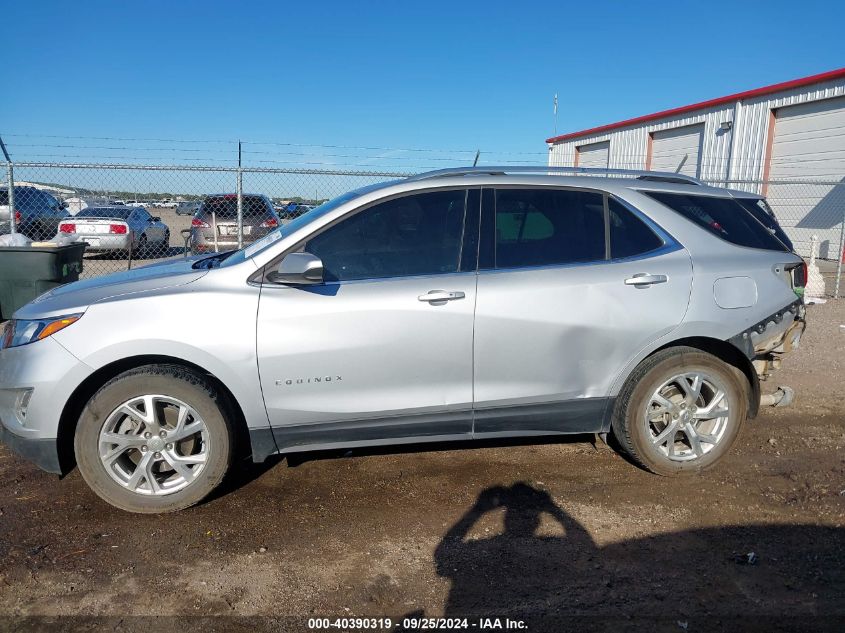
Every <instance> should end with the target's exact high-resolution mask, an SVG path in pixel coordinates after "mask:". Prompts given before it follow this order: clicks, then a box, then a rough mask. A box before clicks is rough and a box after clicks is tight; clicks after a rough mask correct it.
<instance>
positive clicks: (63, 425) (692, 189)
mask: <svg viewBox="0 0 845 633" xmlns="http://www.w3.org/2000/svg"><path fill="white" fill-rule="evenodd" d="M568 171H570V172H571V171H572V170H568ZM602 175H604V176H605V177H596V176H595V175H580V176H567V175H563V174H558V173H555V170H554V169H553V168H539V169H538V168H522V169H520V168H501V169H498V168H470V169H464V170H447V171H443V172H433V173H428V174H423V175H420V176H416V177H412V178H409V179H407V180H402V181H396V182H389V183H384V184H380V185H376V186H371V187H366V188H363V189H358V190H356V191H353V192H350V193H347V194H345V195H343V196H340V197H339V198H336V199H334V200H332V201H330V202H328V203H326V204H323V205H321V206H320V207H318V208H316V209H314V210H312V211H310V212H309V213H307V214H305V215H303V216H301V217H299V218H296V219H295V220H293V221H291V222H290V223H288V224H285V225H284V226H281V227H279V228H278V229H277V230H274V231H273V232H271V233H270V234H268V235H267V236H266V237H264V238H262V239H261V240H259V241H257V242H255V243H253V244H251V245H250V246H248V247H247V248H244V249H242V250H239V251H230V252H227V253H219V254H215V255H211V256H208V255H206V256H197V257H193V258H190V259H188V260H187V261H182V260H180V261H175V262H174V261H171V262H166V263H161V264H155V265H151V266H147V267H144V268H139V269H135V270H131V271H128V272H123V273H117V274H113V275H109V276H106V277H101V278H97V279H88V280H84V281H79V282H76V283H73V284H70V285H68V286H64V287H61V288H57V289H55V290H52V291H51V292H49V293H47V294H45V295H42V296H41V297H39V298H38V299H37V300H35V301H34V302H32V303H30V304H28V305H27V306H25V307H23V308H21V309H20V310H18V312H16V313H15V315H14V319H13V320H12V321H10V322H9V323H7V324H6V326H5V332H4V336H3V343H2V351H0V419H2V425H0V430H1V432H2V435H1V436H0V437H2V439H3V440H4V441H5V443H6V444H8V445H9V446H10V447H11V448H12V449H14V450H15V451H17V452H18V453H20V454H21V455H23V456H24V457H26V458H28V459H30V460H32V461H34V462H35V463H36V464H38V465H39V466H40V467H42V468H44V469H45V470H48V471H50V472H56V473H59V472H65V471H67V469H69V468H71V467H72V466H73V464H74V463H76V464H77V465H78V467H79V469H80V471H81V473H82V476H83V477H84V478H85V480H86V481H87V482H88V484H89V485H90V486H91V488H92V489H93V490H94V491H95V492H96V493H97V494H98V495H100V496H101V497H102V498H103V499H105V500H106V501H108V502H109V503H111V504H113V505H115V506H117V507H119V508H123V509H124V510H129V511H134V512H165V511H172V510H178V509H180V508H185V507H187V506H190V505H192V504H195V503H197V502H198V501H200V500H201V499H203V498H204V497H205V496H206V495H207V494H208V493H209V492H210V491H211V490H213V489H214V488H215V486H217V485H218V484H219V483H220V481H221V480H222V478H223V477H224V475H225V474H226V471H227V470H228V469H229V466H230V464H231V463H232V460H233V458H234V457H235V456H236V454H237V452H238V451H241V450H243V451H249V452H250V453H251V455H252V459H253V460H255V461H258V462H260V461H263V460H264V459H266V458H267V457H268V456H269V455H272V454H276V453H282V454H284V453H291V452H294V451H307V450H314V449H325V448H330V447H357V446H365V445H377V444H380V445H383V444H399V443H412V442H430V441H441V440H458V439H465V440H470V439H477V438H489V437H516V436H522V437H524V436H543V435H557V434H567V433H597V434H606V433H612V434H613V435H614V436H615V437H616V439H617V440H618V443H619V444H620V445H621V447H622V448H623V449H624V451H626V452H627V453H628V454H629V455H630V457H631V458H632V459H633V460H635V461H636V462H637V463H639V464H641V465H642V466H643V467H645V468H647V469H649V470H651V471H653V472H655V473H659V474H661V475H681V474H690V473H697V472H699V471H701V470H704V469H706V468H709V467H711V466H713V465H714V464H715V463H716V462H718V461H719V459H720V458H722V457H723V456H724V455H725V454H726V453H727V451H728V450H729V448H730V446H731V445H732V444H733V442H734V440H735V439H736V437H737V434H738V433H739V432H740V428H741V427H742V425H743V423H744V421H745V420H746V418H747V417H754V416H755V414H756V413H757V409H758V406H759V405H760V401H761V395H760V380H761V379H762V378H765V377H766V376H767V375H768V373H769V371H770V370H771V369H772V368H773V367H774V366H776V365H777V364H778V362H779V360H780V357H781V355H782V354H783V353H785V352H788V351H789V350H790V349H792V348H793V347H795V346H796V345H797V344H798V341H799V338H800V336H801V334H802V332H803V329H804V306H803V304H802V302H801V300H800V299H799V297H798V295H797V294H796V288H795V286H796V283H795V279H796V278H797V277H800V276H801V274H802V270H803V262H802V260H801V258H800V257H798V256H797V255H795V254H793V253H792V252H790V250H789V249H788V248H787V247H786V246H784V244H783V243H782V242H780V241H779V240H778V239H777V238H776V237H775V236H774V235H773V234H772V233H771V231H769V230H768V229H767V228H766V227H765V226H763V225H762V224H761V223H760V222H759V221H758V220H756V219H755V218H754V216H753V215H751V214H750V213H748V212H747V211H746V210H745V209H744V208H743V207H742V206H741V205H740V204H739V203H737V202H736V200H735V199H734V197H733V194H732V193H731V192H729V191H726V190H723V189H715V188H711V187H707V186H703V185H702V184H701V183H697V182H689V183H687V182H677V177H668V176H667V177H665V178H664V177H662V176H660V175H659V174H648V175H647V178H643V177H637V174H629V173H625V174H619V176H622V177H610V176H616V175H617V174H610V173H605V172H602Z"/></svg>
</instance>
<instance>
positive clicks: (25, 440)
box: [0, 420, 62, 475]
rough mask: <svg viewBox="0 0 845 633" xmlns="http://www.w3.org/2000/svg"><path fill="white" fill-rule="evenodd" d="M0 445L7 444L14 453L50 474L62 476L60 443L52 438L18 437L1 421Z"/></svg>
mask: <svg viewBox="0 0 845 633" xmlns="http://www.w3.org/2000/svg"><path fill="white" fill-rule="evenodd" d="M0 444H5V445H6V446H7V447H9V448H10V449H11V450H12V451H13V452H14V453H17V454H18V455H20V456H21V457H23V458H24V459H25V460H27V461H30V462H32V463H33V464H35V465H36V466H38V467H39V468H40V469H41V470H46V471H47V472H48V473H55V474H57V475H61V474H62V467H61V465H60V464H59V443H58V441H57V440H55V439H51V438H30V437H23V436H21V435H16V434H15V433H13V432H12V431H10V430H9V429H7V428H6V427H5V425H4V424H3V420H0Z"/></svg>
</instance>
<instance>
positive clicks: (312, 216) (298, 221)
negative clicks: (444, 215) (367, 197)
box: [220, 181, 396, 266]
mask: <svg viewBox="0 0 845 633" xmlns="http://www.w3.org/2000/svg"><path fill="white" fill-rule="evenodd" d="M395 182H396V181H391V182H383V183H379V184H376V185H369V186H367V187H361V188H360V189H354V190H352V191H349V192H347V193H344V194H343V195H340V196H338V197H337V198H332V199H331V200H329V201H328V202H324V203H323V204H321V205H320V206H319V207H314V208H313V209H311V210H310V211H308V212H307V213H303V214H302V215H300V216H299V217H297V218H295V219H293V220H291V221H290V222H287V223H285V224H282V225H281V226H280V227H279V228H278V229H276V230H275V231H271V232H270V233H268V234H267V235H266V236H264V237H263V238H261V239H260V240H258V241H257V242H253V243H252V244H250V245H249V246H247V247H245V248H243V249H241V250H239V251H237V252H236V253H233V254H232V255H230V256H228V257H227V258H226V260H225V261H224V262H222V263H221V264H220V265H221V266H234V265H235V264H239V263H240V262H242V261H244V260H245V259H248V258H250V257H254V256H255V255H257V254H258V253H260V252H261V251H263V250H264V249H265V248H267V247H268V246H270V245H271V244H273V243H274V242H278V241H279V240H280V239H282V238H283V237H287V236H288V235H291V234H292V233H295V232H296V231H298V230H299V229H301V228H302V227H303V226H305V225H307V224H309V223H311V222H313V221H314V220H316V219H318V218H321V217H323V216H324V215H326V214H327V213H330V212H331V211H334V210H335V209H337V208H338V207H339V206H341V205H343V204H346V203H347V202H349V201H350V200H354V199H355V198H358V197H360V196H362V195H364V194H366V193H370V192H371V191H376V190H378V189H382V188H383V187H386V186H388V185H392V184H394V183H395Z"/></svg>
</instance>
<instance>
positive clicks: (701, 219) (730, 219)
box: [642, 191, 789, 251]
mask: <svg viewBox="0 0 845 633" xmlns="http://www.w3.org/2000/svg"><path fill="white" fill-rule="evenodd" d="M642 193H644V194H645V195H647V196H649V197H650V198H653V199H655V200H657V201H658V202H660V203H662V204H664V205H666V206H667V207H669V208H670V209H672V210H673V211H676V212H677V213H680V214H681V215H682V216H684V217H685V218H686V219H688V220H690V221H691V222H694V223H695V224H697V225H698V226H700V227H702V228H703V229H706V230H707V231H709V232H710V233H712V234H713V235H716V236H717V237H720V238H721V239H723V240H725V241H726V242H730V243H732V244H736V245H737V246H746V247H748V248H760V249H766V250H772V251H788V250H789V249H788V248H787V247H786V245H784V244H783V243H782V242H781V241H780V240H779V239H777V238H776V237H775V236H774V235H772V233H771V232H770V231H769V229H768V228H766V227H765V226H764V225H763V224H761V223H760V222H759V221H758V220H757V219H756V218H755V217H754V216H753V215H751V213H749V212H748V211H747V210H746V209H745V208H743V206H742V205H741V204H739V203H738V202H737V201H736V200H734V199H733V198H718V197H714V196H701V195H692V194H683V193H668V192H663V191H643V192H642Z"/></svg>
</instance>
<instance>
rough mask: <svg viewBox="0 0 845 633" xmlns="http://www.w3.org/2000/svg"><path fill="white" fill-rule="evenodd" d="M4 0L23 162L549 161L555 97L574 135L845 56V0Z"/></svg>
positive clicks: (6, 103)
mask: <svg viewBox="0 0 845 633" xmlns="http://www.w3.org/2000/svg"><path fill="white" fill-rule="evenodd" d="M0 4H2V5H4V6H3V7H2V8H3V9H4V10H3V15H4V24H3V29H2V32H3V40H4V44H3V51H4V53H3V55H2V57H3V58H5V59H4V62H3V64H2V65H1V66H0V68H2V71H0V72H2V73H3V74H6V75H7V78H6V79H0V135H2V137H3V138H4V140H5V141H6V143H7V145H8V146H9V148H10V150H11V152H12V154H13V158H16V159H19V160H20V159H25V158H26V159H30V160H39V159H40V160H58V161H62V160H86V159H88V158H97V159H101V160H105V159H106V158H110V157H115V160H114V161H112V162H125V161H120V160H117V159H118V158H120V157H126V156H127V155H131V157H140V158H143V159H145V160H148V161H149V162H157V163H162V162H168V161H169V163H170V164H173V163H182V162H185V161H188V160H192V161H194V164H198V163H201V162H203V161H213V162H219V161H221V160H226V161H233V160H235V150H234V147H235V146H234V144H233V143H234V141H236V140H238V139H242V140H243V141H244V142H245V145H244V152H245V153H244V160H245V163H246V164H254V165H264V166H272V165H285V164H295V163H302V164H304V165H309V164H313V165H350V166H361V168H364V167H368V166H372V167H373V168H392V169H410V170H413V169H420V168H427V167H445V166H449V165H452V164H461V163H464V164H466V163H470V162H471V161H472V158H473V157H474V151H475V150H476V149H479V150H480V151H481V162H482V163H485V162H486V163H487V164H491V162H509V163H515V162H523V163H528V164H531V163H544V162H545V160H546V158H545V156H546V147H545V143H544V141H545V139H546V138H547V137H549V136H551V135H552V132H553V129H554V118H553V113H552V101H553V95H554V94H555V93H558V95H559V110H558V117H557V130H558V132H560V133H563V132H567V131H576V130H580V129H585V128H589V127H592V126H595V125H599V124H603V123H609V122H613V121H616V120H621V119H625V118H629V117H632V116H637V115H640V114H646V113H650V112H654V111H658V110H662V109H665V108H669V107H674V106H680V105H685V104H688V103H693V102H696V101H701V100H704V99H709V98H713V97H717V96H722V95H725V94H730V93H733V92H737V91H741V90H746V89H750V88H755V87H759V86H764V85H767V84H771V83H777V82H780V81H786V80H789V79H794V78H797V77H802V76H805V75H810V74H815V73H819V72H823V71H827V70H832V69H835V68H839V67H842V66H845V47H844V46H843V44H842V24H843V23H845V3H841V2H814V1H812V0H803V1H802V2H800V3H795V2H790V3H788V4H787V3H785V2H778V1H769V2H759V3H757V2H736V1H734V2H719V1H710V2H697V1H689V2H677V1H675V2H649V3H637V2H601V1H594V2H564V1H561V0H557V1H555V2H533V3H532V2H513V1H510V2H497V1H495V0H486V1H484V2H474V1H469V0H465V1H461V2H457V1H452V2H435V1H429V2H396V1H395V0H394V1H393V2H375V1H373V2H351V1H347V2H320V1H318V0H314V1H312V2H295V3H288V2H279V1H277V2H249V1H241V2H234V1H232V2H219V1H217V0H205V1H203V2H197V1H178V0H168V1H166V2H162V1H159V0H149V1H147V0H142V1H138V2H113V1H106V2H102V1H99V0H85V1H80V2H67V1H66V0H64V1H60V2H59V1H55V2H54V1H46V0H45V1H41V0H28V1H23V0H0ZM9 16H11V19H10V20H7V19H5V18H8V17H9ZM9 74H11V75H12V77H13V79H12V80H10V79H9V78H8V75H9ZM67 137H71V138H67ZM117 139H140V140H131V141H130V140H117ZM171 141H180V142H175V143H174V142H171ZM184 141H191V142H190V143H186V142H184ZM262 143H263V144H262ZM326 146H329V147H326ZM362 148H367V149H362ZM409 150H423V151H409ZM428 150H436V151H428ZM39 157H43V158H39ZM50 157H52V158H50ZM62 157H68V158H62ZM140 158H139V159H140ZM106 162H108V161H106Z"/></svg>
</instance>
